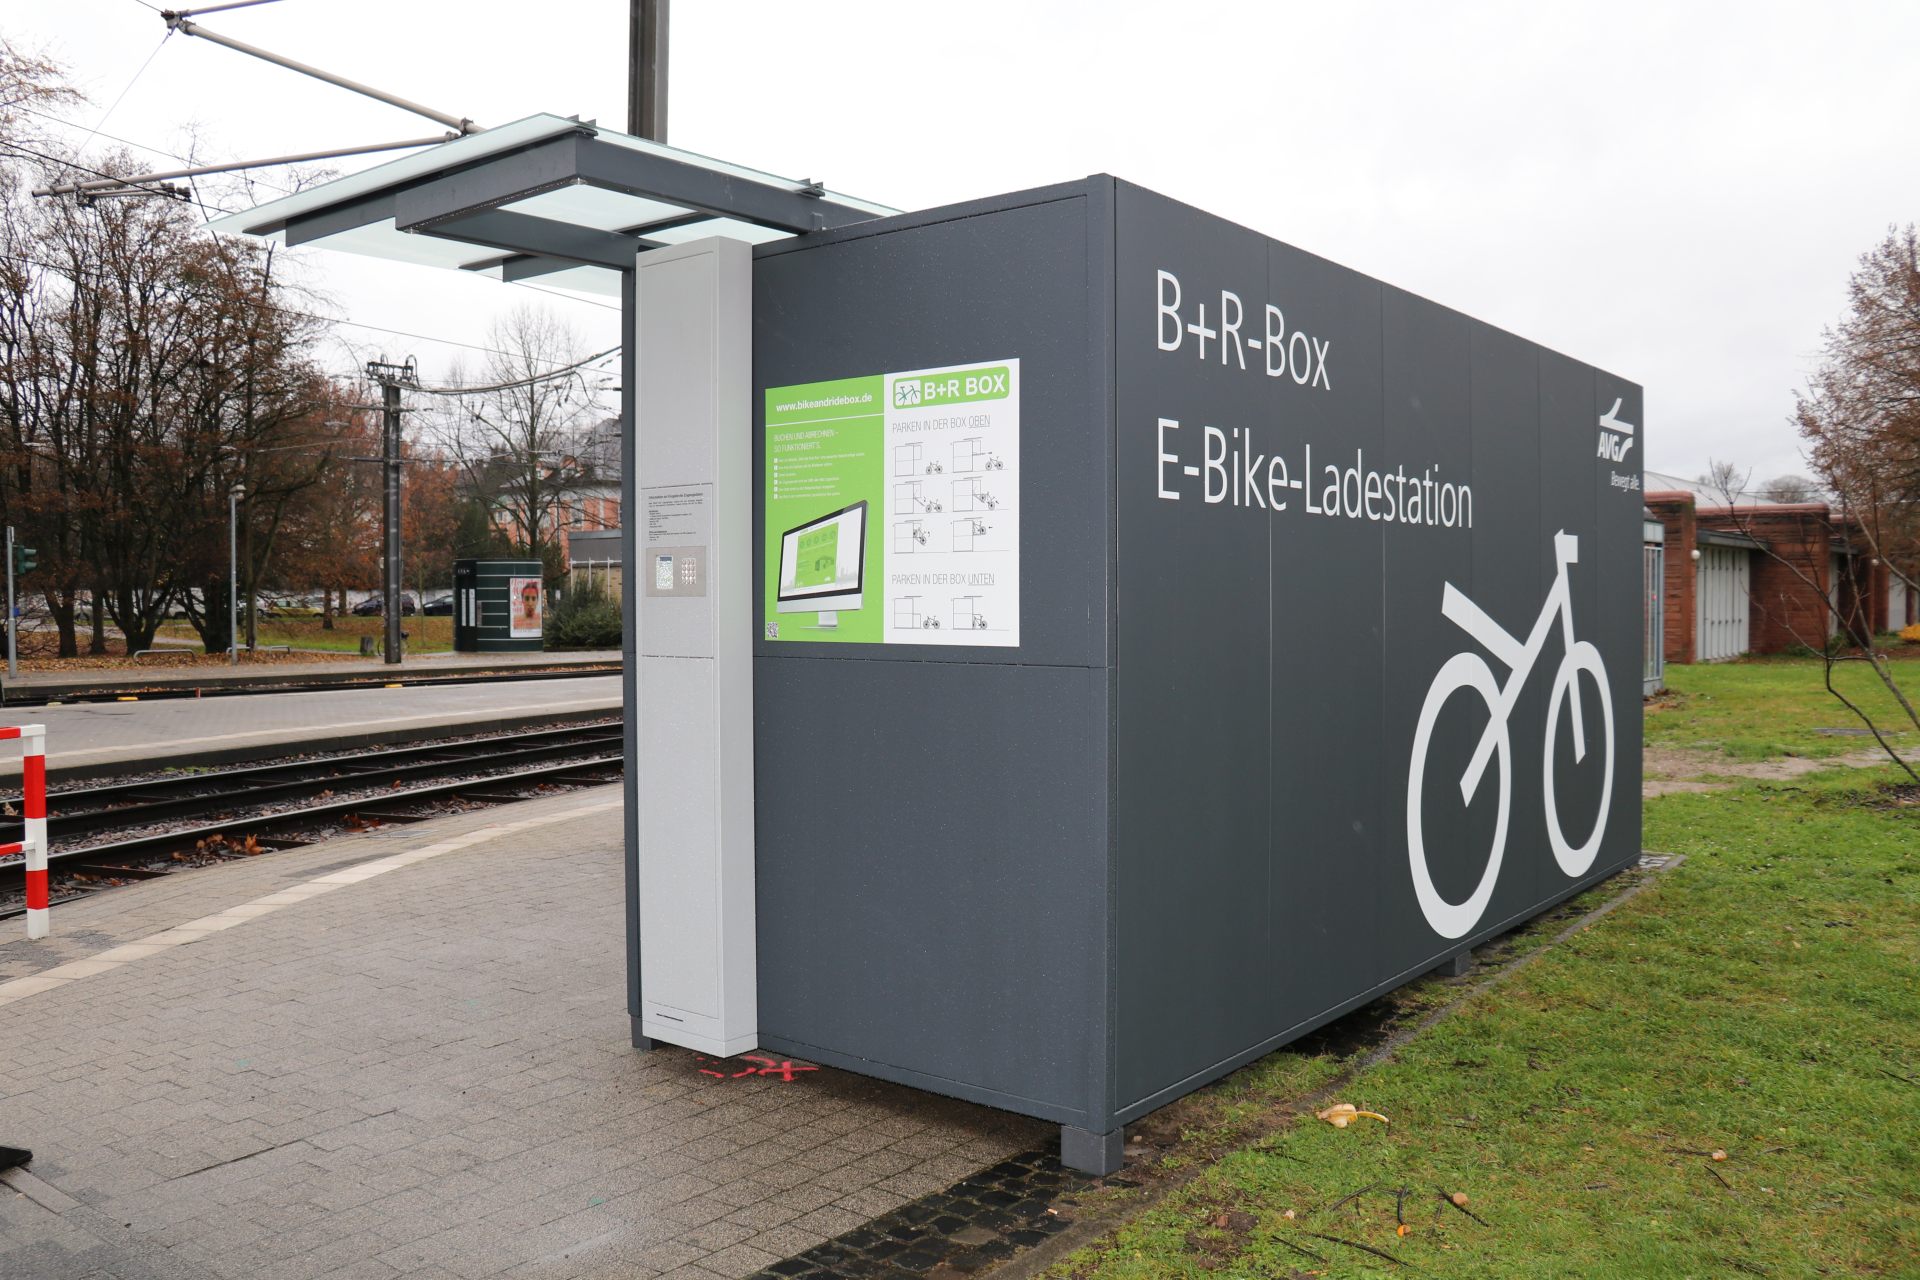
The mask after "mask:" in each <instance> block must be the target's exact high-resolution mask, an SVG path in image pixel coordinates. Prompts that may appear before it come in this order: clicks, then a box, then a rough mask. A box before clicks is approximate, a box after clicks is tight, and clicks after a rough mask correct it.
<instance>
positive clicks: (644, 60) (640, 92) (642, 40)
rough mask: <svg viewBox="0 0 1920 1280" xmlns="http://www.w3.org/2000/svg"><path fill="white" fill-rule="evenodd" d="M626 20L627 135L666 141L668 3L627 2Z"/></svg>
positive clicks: (656, 0) (658, 0)
mask: <svg viewBox="0 0 1920 1280" xmlns="http://www.w3.org/2000/svg"><path fill="white" fill-rule="evenodd" d="M631 3H632V5H633V8H632V10H631V11H630V16H629V18H628V20H627V132H628V133H631V134H633V135H634V136H635V137H639V138H649V139H651V140H652V141H654V142H665V141H666V140H667V4H668V0H631Z"/></svg>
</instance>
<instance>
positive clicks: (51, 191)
mask: <svg viewBox="0 0 1920 1280" xmlns="http://www.w3.org/2000/svg"><path fill="white" fill-rule="evenodd" d="M457 136H458V135H456V134H452V133H447V134H441V135H438V136H436V137H432V138H409V139H407V140H406V141H405V142H374V143H369V144H368V145H366V146H364V147H335V148H333V149H332V150H330V151H308V152H305V153H303V154H301V155H297V156H274V157H272V158H270V159H266V160H230V161H228V162H227V163H225V164H203V165H196V166H195V167H193V168H191V169H167V170H165V171H163V172H160V173H139V174H134V175H131V176H129V177H125V178H89V179H88V180H87V181H85V182H57V183H55V184H53V185H52V186H50V187H39V188H36V189H35V190H34V193H33V194H35V195H37V196H65V195H73V194H75V193H78V192H86V193H101V192H106V191H109V190H111V189H114V188H118V187H133V186H141V185H143V184H145V183H149V182H164V181H166V180H167V179H168V178H197V177H200V176H201V175H203V174H209V173H231V172H233V171H234V170H236V169H265V168H270V167H272V166H274V165H282V164H306V163H308V162H309V161H312V160H337V159H339V158H341V157H343V156H363V155H367V154H369V153H371V152H375V151H401V150H404V149H406V148H408V147H431V146H436V145H438V144H439V143H442V142H447V141H450V140H451V139H453V138H454V137H457Z"/></svg>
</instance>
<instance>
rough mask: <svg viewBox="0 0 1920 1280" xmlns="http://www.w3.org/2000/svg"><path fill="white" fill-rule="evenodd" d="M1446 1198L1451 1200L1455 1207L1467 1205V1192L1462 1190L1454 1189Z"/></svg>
mask: <svg viewBox="0 0 1920 1280" xmlns="http://www.w3.org/2000/svg"><path fill="white" fill-rule="evenodd" d="M1447 1199H1449V1200H1451V1201H1453V1207H1454V1208H1456V1209H1464V1208H1466V1207H1467V1193H1466V1192H1464V1191H1456V1192H1454V1193H1453V1194H1452V1195H1450V1196H1448V1197H1447Z"/></svg>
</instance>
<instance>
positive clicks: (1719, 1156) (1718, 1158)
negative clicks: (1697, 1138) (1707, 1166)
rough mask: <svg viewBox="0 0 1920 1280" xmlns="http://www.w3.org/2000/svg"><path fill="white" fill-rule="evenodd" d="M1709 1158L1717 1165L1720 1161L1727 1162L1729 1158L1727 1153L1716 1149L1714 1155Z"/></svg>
mask: <svg viewBox="0 0 1920 1280" xmlns="http://www.w3.org/2000/svg"><path fill="white" fill-rule="evenodd" d="M1708 1158H1709V1159H1711V1160H1713V1161H1714V1162H1715V1163H1718V1162H1719V1161H1722V1160H1725V1159H1726V1158H1727V1153H1726V1152H1724V1151H1721V1150H1718V1149H1716V1150H1715V1151H1714V1153H1713V1155H1712V1156H1710V1157H1708Z"/></svg>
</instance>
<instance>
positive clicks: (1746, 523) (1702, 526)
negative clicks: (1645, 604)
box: [1646, 490, 1915, 662]
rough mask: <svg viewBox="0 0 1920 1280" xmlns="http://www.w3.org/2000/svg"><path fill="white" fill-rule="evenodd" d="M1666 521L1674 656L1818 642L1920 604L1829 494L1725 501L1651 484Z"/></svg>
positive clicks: (1690, 658) (1667, 609) (1869, 627)
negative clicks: (1813, 498) (1825, 498)
mask: <svg viewBox="0 0 1920 1280" xmlns="http://www.w3.org/2000/svg"><path fill="white" fill-rule="evenodd" d="M1646 505H1647V509H1648V511H1650V512H1651V513H1652V514H1653V515H1654V517H1655V518H1657V519H1658V520H1659V521H1660V523H1661V524H1662V526H1664V528H1665V530H1666V557H1665V561H1666V567H1665V581H1664V583H1663V584H1662V585H1663V590H1662V592H1661V595H1662V597H1663V608H1664V618H1663V623H1664V625H1663V631H1664V637H1665V639H1664V644H1665V656H1666V661H1668V662H1712V661H1718V660H1721V659H1725V658H1732V657H1737V656H1739V655H1740V654H1742V653H1781V652H1783V651H1785V650H1788V649H1791V648H1793V647H1794V646H1795V645H1800V644H1804V645H1807V646H1809V647H1816V648H1817V647H1818V646H1820V645H1822V644H1824V643H1826V640H1827V638H1828V637H1829V636H1831V635H1833V634H1834V633H1835V632H1836V631H1839V630H1841V629H1842V623H1843V622H1844V624H1845V630H1846V631H1847V632H1848V633H1849V634H1850V635H1852V636H1853V637H1854V638H1855V639H1857V640H1865V639H1866V638H1867V637H1870V636H1872V635H1876V634H1879V633H1881V632H1885V631H1888V630H1896V631H1897V630H1899V629H1900V628H1901V627H1903V626H1906V625H1908V622H1909V620H1910V618H1911V615H1912V614H1913V612H1914V609H1915V601H1914V599H1913V596H1912V593H1910V592H1908V591H1906V590H1905V589H1904V587H1903V586H1902V584H1901V583H1900V582H1899V580H1898V579H1897V578H1895V577H1894V576H1893V575H1892V574H1890V573H1889V572H1888V570H1887V566H1886V565H1884V564H1882V563H1881V562H1880V561H1879V560H1878V559H1877V558H1875V557H1874V555H1873V554H1872V549H1871V547H1870V546H1869V545H1868V544H1867V541H1866V539H1865V538H1864V537H1862V536H1861V533H1860V530H1859V527H1858V525H1857V524H1856V522H1855V521H1853V520H1852V519H1851V518H1850V517H1847V516H1843V515H1837V514H1835V513H1834V511H1833V510H1832V508H1831V507H1829V506H1828V505H1827V504H1826V503H1824V502H1790V503H1752V504H1744V503H1743V504H1739V505H1735V506H1731V507H1730V506H1725V505H1720V504H1714V503H1707V502H1702V501H1700V499H1699V498H1698V497H1697V496H1696V495H1695V494H1693V493H1691V492H1687V491H1684V490H1673V491H1668V492H1662V493H1649V494H1648V495H1647V496H1646Z"/></svg>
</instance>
